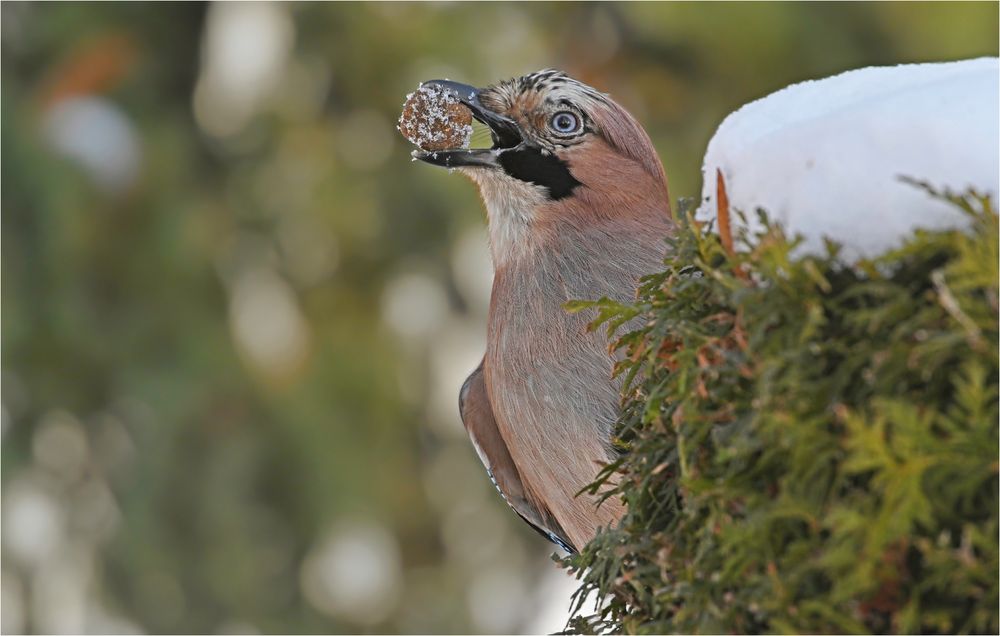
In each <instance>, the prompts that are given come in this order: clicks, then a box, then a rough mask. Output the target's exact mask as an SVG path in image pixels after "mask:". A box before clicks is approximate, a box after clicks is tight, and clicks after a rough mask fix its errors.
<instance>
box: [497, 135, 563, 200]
mask: <svg viewBox="0 0 1000 636" xmlns="http://www.w3.org/2000/svg"><path fill="white" fill-rule="evenodd" d="M499 161H500V166H501V167H502V168H503V169H504V172H506V173H507V174H509V175H510V176H512V177H514V178H515V179H519V180H520V181H526V182H528V183H533V184H535V185H539V186H542V187H543V188H547V189H548V191H549V197H551V198H552V199H554V200H556V201H558V200H559V199H562V198H564V197H568V196H569V195H571V194H573V189H574V188H576V187H577V186H578V185H581V184H580V182H579V181H577V180H576V178H575V177H574V176H573V174H572V173H571V172H570V171H569V166H568V165H567V164H566V162H565V161H563V160H562V159H560V158H559V157H557V156H555V155H554V154H551V153H549V154H542V151H541V149H539V148H533V147H526V148H522V149H521V150H509V151H507V152H504V153H501V154H500V157H499Z"/></svg>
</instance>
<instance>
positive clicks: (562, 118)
mask: <svg viewBox="0 0 1000 636" xmlns="http://www.w3.org/2000/svg"><path fill="white" fill-rule="evenodd" d="M549 125H550V126H551V127H552V130H554V131H556V132H557V133H559V134H561V135H569V134H572V133H575V132H576V131H578V130H579V129H580V118H579V117H577V116H576V114H575V113H571V112H569V111H568V110H561V111H559V112H558V113H556V114H555V115H553V116H552V119H551V120H550V121H549Z"/></svg>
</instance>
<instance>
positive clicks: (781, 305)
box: [563, 186, 1000, 633]
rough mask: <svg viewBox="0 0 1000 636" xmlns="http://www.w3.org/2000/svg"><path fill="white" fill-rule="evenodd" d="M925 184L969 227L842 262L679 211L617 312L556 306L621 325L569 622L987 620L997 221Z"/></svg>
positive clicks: (977, 205) (884, 624) (739, 625)
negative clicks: (601, 527)
mask: <svg viewBox="0 0 1000 636" xmlns="http://www.w3.org/2000/svg"><path fill="white" fill-rule="evenodd" d="M923 187H927V186H923ZM928 190H929V191H930V192H931V194H932V195H934V196H938V197H941V198H943V199H945V200H947V201H949V202H950V203H951V204H952V205H954V206H956V207H958V208H959V209H961V210H963V211H964V213H965V214H966V215H967V217H968V219H969V226H970V227H969V229H968V230H967V231H963V230H950V231H936V232H928V231H916V232H915V234H914V235H913V236H912V237H911V238H910V239H909V240H908V241H907V242H906V243H905V244H904V245H903V246H902V247H900V248H898V249H894V250H892V251H890V252H888V253H886V254H884V255H882V256H880V257H878V258H875V259H871V260H867V261H863V262H861V263H856V264H854V265H851V266H848V265H845V264H844V262H843V260H842V259H841V258H839V256H838V250H837V246H835V245H832V244H831V245H828V246H827V249H826V253H825V254H823V255H820V256H811V255H810V256H797V255H796V246H797V244H798V243H797V241H795V240H789V239H788V238H787V237H785V236H784V235H783V234H782V233H781V231H780V229H779V228H778V227H776V226H774V225H772V224H770V223H768V222H767V219H766V217H765V216H764V215H762V221H763V226H764V228H765V230H764V231H762V232H761V233H759V234H757V235H755V236H745V235H744V236H742V237H740V242H741V244H742V245H743V246H744V247H745V249H742V250H737V252H736V253H733V254H731V253H728V252H727V251H726V250H725V249H724V248H723V246H722V245H721V244H720V241H719V240H718V237H717V236H716V235H715V234H713V233H712V232H711V231H709V229H708V228H706V227H703V226H701V225H700V224H699V223H697V222H696V221H694V220H693V218H692V216H691V215H690V214H689V213H687V212H681V213H679V214H678V215H677V223H678V232H677V234H676V236H675V237H673V238H671V239H670V241H669V244H670V249H669V256H668V258H667V259H666V261H665V268H664V271H662V272H661V273H658V274H655V275H652V276H649V277H647V278H645V279H644V280H643V282H642V285H641V288H640V290H639V294H638V300H637V301H636V302H635V303H634V304H632V305H621V304H617V303H614V302H612V301H609V300H607V299H603V300H600V301H596V302H589V303H577V304H576V308H582V307H594V308H597V310H598V312H599V317H598V319H597V320H596V321H595V323H594V325H593V327H594V328H606V329H608V330H609V333H615V332H616V331H615V330H617V329H618V328H619V327H621V326H622V325H625V324H626V323H628V324H629V325H635V324H637V323H638V324H642V325H643V326H642V327H641V328H639V329H636V330H634V331H630V332H629V333H626V334H625V335H623V336H621V337H618V338H617V341H616V342H617V344H616V349H617V351H618V352H619V354H620V355H621V362H620V363H619V364H618V365H617V367H616V373H617V374H619V375H621V376H623V377H624V381H625V389H624V392H623V411H622V412H623V414H622V417H621V419H620V421H619V425H618V429H617V431H618V436H617V439H616V442H617V443H618V444H619V446H620V447H621V448H622V449H623V451H624V452H623V454H622V455H621V458H620V459H619V460H618V461H617V462H615V463H614V464H612V465H610V466H608V467H607V468H606V469H605V470H604V471H603V472H602V473H601V475H600V476H599V478H598V480H597V482H596V484H595V487H599V488H602V489H604V490H608V495H609V496H620V497H622V498H623V499H624V500H625V501H626V502H627V504H628V513H627V515H626V516H625V518H624V520H623V521H622V523H621V525H620V527H619V528H616V529H611V530H608V531H605V532H602V533H600V534H599V535H598V536H597V537H596V538H595V539H594V540H593V541H592V542H591V543H590V544H589V545H588V546H586V547H585V549H584V550H583V551H582V552H581V554H579V555H578V556H575V557H572V558H567V559H565V560H564V561H563V564H564V566H565V567H568V568H569V569H570V570H571V572H573V573H575V575H576V576H577V577H578V578H580V580H581V581H582V585H581V588H580V589H579V591H578V593H577V596H576V597H575V599H576V607H575V617H574V618H573V619H572V620H571V621H570V624H569V625H568V629H569V630H570V631H571V632H573V633H593V632H628V633H672V632H680V633H728V632H738V633H748V632H750V633H752V632H812V633H828V632H848V633H864V632H948V633H950V632H963V633H969V632H978V633H997V632H998V631H1000V624H998V598H1000V596H998V551H997V533H998V519H997V516H998V487H997V485H998V481H997V476H998V461H997V458H998V423H997V422H998V415H1000V414H998V395H997V383H998V370H997V365H998V354H997V352H998V340H997V333H998V313H997V304H998V303H997V289H998V269H997V267H998V261H1000V256H998V246H997V236H998V223H997V210H996V208H995V206H994V204H993V202H992V201H991V200H990V199H989V198H988V197H984V196H980V195H978V194H976V193H974V192H967V193H965V194H962V195H957V194H953V193H937V192H934V191H933V190H931V189H930V188H928ZM593 593H596V594H597V596H598V597H599V598H602V599H604V601H603V603H601V604H600V606H599V607H598V608H596V609H594V610H593V612H592V613H590V614H588V612H591V610H590V608H588V607H582V604H583V601H584V598H585V597H586V596H587V595H588V594H593Z"/></svg>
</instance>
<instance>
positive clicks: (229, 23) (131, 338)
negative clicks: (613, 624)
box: [0, 2, 998, 633]
mask: <svg viewBox="0 0 1000 636" xmlns="http://www.w3.org/2000/svg"><path fill="white" fill-rule="evenodd" d="M997 21H998V15H997V4H996V3H979V4H955V3H941V4H936V3H920V4H909V3H886V4H838V5H833V4H814V3H802V4H792V3H787V4H786V3H782V4H613V5H612V4H576V3H566V4H475V5H473V4H450V3H427V4H348V3H345V4H241V3H232V4H229V3H226V4H211V5H202V4H118V3H115V4H91V3H79V4H58V3H54V4H27V3H10V2H5V3H4V4H3V6H2V27H0V28H2V130H3V135H2V158H3V159H2V179H3V184H2V185H3V187H2V206H3V207H2V249H3V261H2V265H3V267H2V284H3V290H2V291H3V298H2V301H3V302H2V334H3V350H2V396H3V410H2V431H3V438H2V440H3V441H2V444H3V446H2V449H3V450H2V478H3V484H2V488H3V490H2V513H3V515H2V518H3V585H2V592H3V595H2V602H3V605H2V610H3V631H4V632H6V633H10V632H19V631H29V632H76V631H90V632H109V631H110V632H114V631H129V632H131V631H147V632H192V631H194V632H219V633H225V632H253V631H259V632H265V633H266V632H293V633H295V632H367V631H376V632H445V633H454V632H526V631H527V632H537V631H548V632H551V631H555V630H557V629H560V628H561V627H562V620H563V618H564V616H565V613H566V608H567V603H568V594H569V592H570V591H572V589H574V586H573V582H572V581H571V580H569V579H568V578H567V577H566V575H565V574H564V573H563V572H562V571H560V570H557V569H556V568H555V566H554V565H553V564H552V563H551V562H550V561H549V560H548V559H547V557H546V555H547V554H549V553H551V551H552V550H551V546H549V545H547V544H546V543H544V542H543V541H542V540H541V539H540V538H538V537H537V536H536V535H535V534H533V533H532V532H531V531H530V529H528V528H527V527H526V526H524V525H523V524H522V523H521V522H520V521H519V520H517V518H516V517H515V516H514V515H513V514H510V513H509V512H508V511H507V509H506V506H505V505H504V503H503V502H502V501H501V500H500V498H499V496H497V494H496V493H495V492H494V491H493V488H492V486H491V485H490V483H489V481H488V479H487V477H486V475H485V473H484V471H483V470H482V468H481V466H480V465H479V463H478V460H477V459H476V457H475V455H474V453H473V451H472V448H471V447H470V445H469V443H468V441H467V439H466V437H465V433H464V431H463V429H462V427H461V424H460V422H459V420H458V416H457V404H456V402H457V394H458V389H459V387H460V386H461V383H462V380H463V379H464V377H465V375H466V374H467V373H468V372H469V371H470V370H471V369H472V368H473V367H474V366H475V365H476V363H477V362H478V359H479V357H480V356H481V354H482V351H483V347H484V344H483V342H484V333H485V311H486V305H487V301H488V296H489V285H490V265H489V261H488V256H487V251H486V242H485V241H486V239H485V230H484V220H483V214H482V209H481V205H480V203H479V201H478V198H477V195H476V192H475V190H474V188H473V186H472V185H471V184H470V183H467V182H465V181H464V180H463V179H462V178H461V177H459V176H457V175H449V174H448V173H447V172H446V171H443V170H439V169H434V168H432V167H430V166H426V165H423V164H415V163H411V162H410V160H409V150H410V148H409V147H408V145H407V144H406V143H405V142H404V141H403V140H402V138H401V137H399V136H398V134H397V133H396V131H395V128H394V126H395V121H396V117H397V115H398V109H399V107H400V105H401V103H402V101H403V98H404V96H405V95H406V93H408V92H409V91H411V90H413V88H414V87H415V86H416V85H417V83H418V82H419V81H420V80H425V79H431V78H436V77H450V78H453V79H459V80H462V81H465V82H468V83H472V84H477V85H484V84H487V83H490V82H493V81H496V80H499V79H503V78H506V77H510V76H513V75H519V74H522V73H525V72H529V71H533V70H537V69H539V68H544V67H558V68H562V69H564V70H566V71H568V72H569V73H571V74H572V75H575V76H576V77H578V78H580V79H582V80H584V81H587V82H588V83H591V84H593V85H594V86H596V87H598V88H600V89H602V90H605V91H608V92H610V93H612V94H613V95H614V96H615V97H616V98H617V99H618V100H619V101H620V102H621V103H623V104H624V105H625V106H626V107H627V108H629V109H630V110H631V111H632V112H633V113H634V114H635V115H636V116H637V117H638V119H639V120H640V121H642V122H643V123H644V124H645V125H646V126H647V128H648V130H649V132H650V134H651V135H652V137H653V140H654V142H655V143H656V146H657V148H658V150H659V151H660V154H661V156H662V158H663V161H664V163H665V165H666V168H667V173H668V175H669V178H670V186H671V193H672V195H673V196H674V197H677V196H691V195H697V193H698V192H699V188H700V174H699V169H700V164H701V158H702V154H703V152H704V148H705V145H706V143H707V141H708V138H709V137H710V135H711V133H712V131H713V130H714V128H715V126H717V125H718V123H719V122H720V121H721V119H722V118H723V117H724V116H725V115H726V114H727V113H728V112H730V111H731V110H733V109H734V108H736V107H737V106H739V105H741V104H743V103H745V102H747V101H749V100H752V99H754V98H757V97H761V96H763V95H765V94H767V93H769V92H771V91H773V90H775V89H778V88H780V87H782V86H785V85H787V84H789V83H791V82H795V81H799V80H804V79H808V78H815V77H821V76H825V75H829V74H833V73H836V72H839V71H842V70H845V69H850V68H855V67H859V66H865V65H872V64H892V63H898V62H908V61H931V60H951V59H958V58H963V57H973V56H981V55H996V54H997V38H998V32H997Z"/></svg>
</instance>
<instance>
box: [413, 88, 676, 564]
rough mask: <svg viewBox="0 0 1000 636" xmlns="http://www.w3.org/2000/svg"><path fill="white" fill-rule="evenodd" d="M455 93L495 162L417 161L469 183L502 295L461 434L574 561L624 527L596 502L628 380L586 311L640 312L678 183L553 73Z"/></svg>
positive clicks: (478, 158) (613, 510) (600, 100)
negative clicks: (600, 536) (615, 304)
mask: <svg viewBox="0 0 1000 636" xmlns="http://www.w3.org/2000/svg"><path fill="white" fill-rule="evenodd" d="M428 85H430V86H435V87H437V88H440V89H443V90H446V91H449V92H450V94H451V95H453V96H455V97H456V98H457V99H459V101H461V103H462V104H464V105H465V106H466V107H467V108H469V110H470V111H471V112H472V116H473V117H474V118H475V119H476V120H478V121H480V122H481V123H483V124H485V125H486V126H487V127H489V130H490V134H491V139H492V147H490V148H455V149H449V150H437V151H422V150H414V151H413V157H414V158H416V159H419V160H421V161H424V162H426V163H429V164H432V165H436V166H441V167H445V168H449V169H453V170H456V171H458V172H460V173H462V174H464V175H465V176H467V177H468V178H470V179H471V180H472V181H473V182H474V183H475V184H476V185H477V186H478V189H479V193H480V195H481V198H482V200H483V203H484V206H485V208H486V216H487V225H488V236H489V250H490V256H491V259H492V262H493V269H494V280H493V287H492V291H491V296H490V305H489V312H488V318H487V337H486V341H487V345H486V352H485V355H484V356H483V359H482V362H481V363H480V365H479V366H478V367H477V368H476V369H475V371H473V373H472V374H471V375H470V376H469V378H468V379H467V380H466V381H465V383H464V385H463V386H462V389H461V391H460V396H459V410H460V413H461V417H462V421H463V424H464V426H465V428H466V430H467V432H468V434H469V436H470V438H471V440H472V443H473V446H474V447H475V450H476V452H477V454H478V455H479V458H480V459H481V461H482V462H483V464H484V465H485V467H486V469H487V472H488V474H489V475H490V477H491V479H492V480H493V483H494V485H495V486H496V487H497V489H498V490H499V491H500V494H501V495H502V496H503V498H504V499H505V500H506V501H507V503H508V504H509V505H510V507H511V508H513V509H514V511H515V512H516V513H517V514H518V515H519V516H520V517H521V518H522V519H524V520H525V521H526V522H527V523H528V524H530V525H531V526H532V527H533V528H535V530H537V531H538V532H539V533H540V534H542V536H544V537H546V538H548V539H549V540H551V541H552V542H554V543H555V544H557V545H559V546H560V547H561V548H563V549H564V550H565V551H567V552H569V553H575V552H577V551H579V550H580V549H581V548H582V547H583V546H584V545H586V544H587V543H588V542H589V541H590V540H591V539H593V537H594V536H595V535H596V534H597V532H598V531H599V529H601V528H604V527H608V526H613V525H615V524H617V522H618V521H619V520H620V519H621V517H622V516H623V514H624V512H625V507H624V504H623V503H622V502H621V501H620V500H619V499H618V498H607V499H605V500H604V501H601V497H600V494H599V493H590V492H584V491H585V489H586V487H587V486H588V485H590V484H591V483H593V481H594V480H595V478H596V476H597V473H598V471H599V470H600V468H601V466H602V465H606V464H607V463H608V462H611V461H613V460H614V459H615V458H616V456H617V451H616V450H615V448H614V446H613V444H612V440H611V436H612V429H613V426H614V423H615V421H616V420H617V417H618V414H619V413H618V411H619V404H620V401H619V395H620V391H621V380H620V378H619V379H616V378H614V377H613V365H614V363H615V357H614V353H613V352H612V351H613V348H612V347H611V346H610V340H609V338H610V336H609V335H608V334H607V333H606V332H604V331H603V330H591V329H588V324H589V323H590V322H591V320H592V319H593V318H594V314H593V313H592V312H588V311H584V312H579V313H571V312H569V311H567V310H566V308H565V304H566V303H567V301H572V300H587V299H590V300H596V299H600V298H608V299H611V300H615V301H619V302H629V301H632V300H634V299H635V290H636V288H637V284H638V282H639V279H640V278H641V277H642V276H644V275H646V274H650V273H652V272H654V271H656V269H657V267H658V266H662V263H663V257H664V255H665V252H666V249H667V245H666V241H665V239H666V238H667V237H668V236H669V235H670V234H671V232H672V231H673V228H674V226H673V222H672V217H671V215H670V203H669V195H668V189H667V178H666V174H665V172H664V168H663V165H662V163H661V161H660V159H659V157H658V155H657V153H656V150H655V148H654V146H653V143H652V141H651V140H650V138H649V135H648V134H647V133H646V131H645V130H644V129H643V127H642V126H641V125H640V124H639V123H638V121H636V119H635V118H634V117H633V116H632V115H631V114H629V112H628V111H627V110H625V108H623V107H622V106H621V105H619V104H618V103H617V102H615V101H614V100H613V99H612V98H611V97H610V96H609V95H607V94H605V93H603V92H600V91H598V90H596V89H594V88H592V87H591V86H588V85H587V84H584V83H583V82H581V81H578V80H576V79H573V78H572V77H570V76H569V75H567V74H566V73H564V72H562V71H559V70H555V69H545V70H542V71H538V72H535V73H530V74H528V75H524V76H522V77H516V78H513V79H509V80H505V81H501V82H498V83H495V84H492V85H489V86H487V87H485V88H476V87H473V86H470V85H467V84H461V83H458V82H454V81H451V80H432V81H430V82H425V83H424V86H428Z"/></svg>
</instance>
